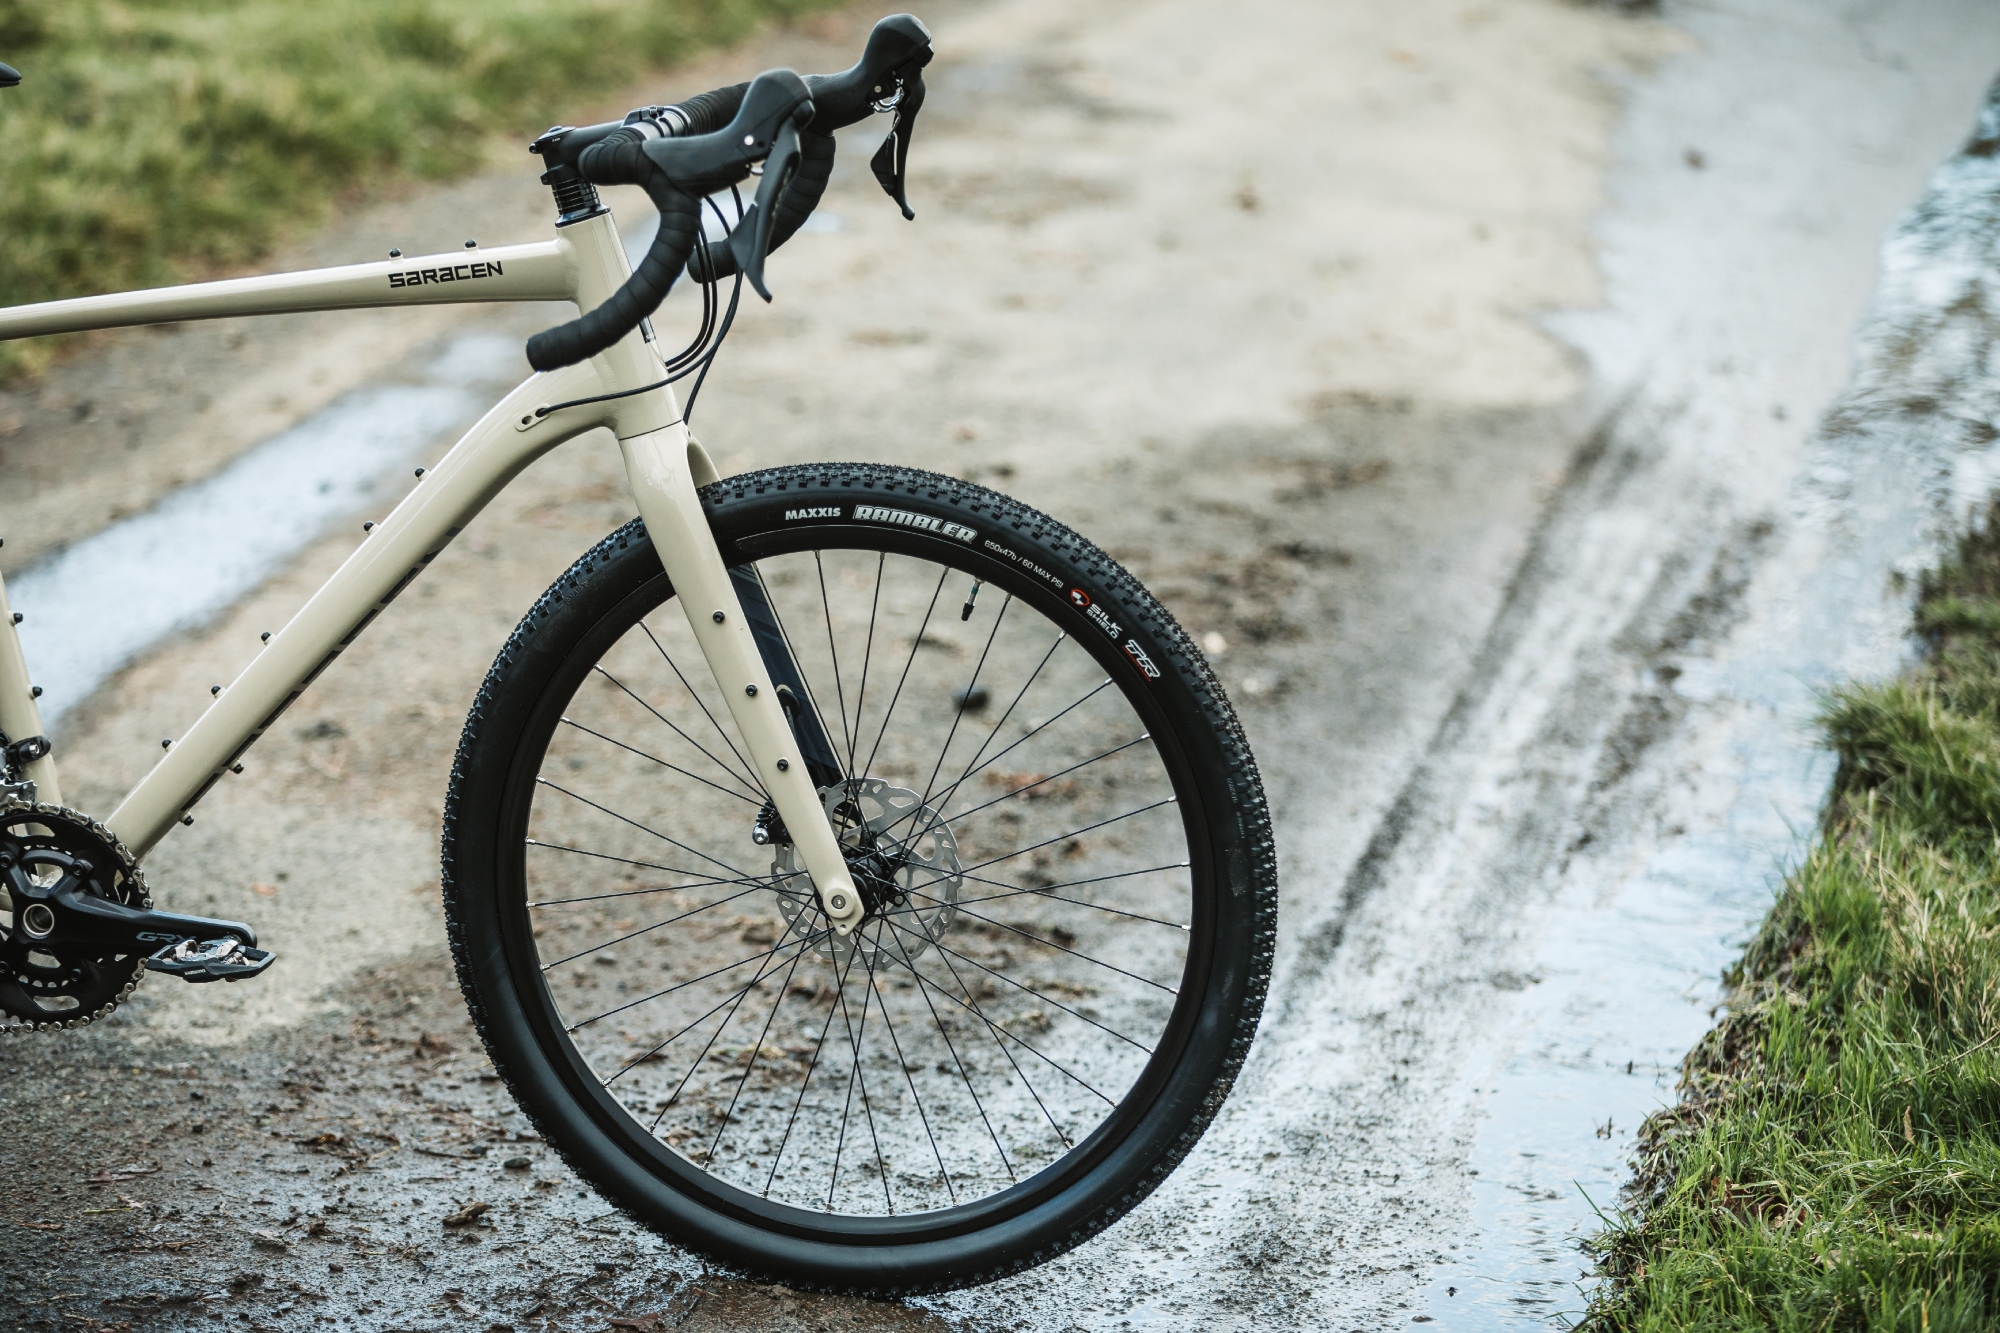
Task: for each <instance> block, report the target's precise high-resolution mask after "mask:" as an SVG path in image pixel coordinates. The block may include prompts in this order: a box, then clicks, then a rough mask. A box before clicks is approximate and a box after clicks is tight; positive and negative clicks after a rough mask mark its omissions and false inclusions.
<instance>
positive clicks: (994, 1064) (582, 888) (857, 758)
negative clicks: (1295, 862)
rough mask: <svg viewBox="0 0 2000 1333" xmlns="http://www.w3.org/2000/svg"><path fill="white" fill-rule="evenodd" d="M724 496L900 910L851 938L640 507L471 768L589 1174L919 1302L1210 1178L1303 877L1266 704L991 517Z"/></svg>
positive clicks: (837, 488)
mask: <svg viewBox="0 0 2000 1333" xmlns="http://www.w3.org/2000/svg"><path fill="white" fill-rule="evenodd" d="M702 501H703V504H704V506H705V508H706V510H707V513H708V515H709V520H710V523H711V526H712V528H713V530H714V532H715V535H716V539H717V542H718V543H719V545H720V547H721V550H722V554H723V558H724V561H725V563H727V564H728V565H729V566H730V567H731V569H732V572H733V573H734V574H735V577H736V579H737V582H738V585H739V587H742V588H746V589H747V590H748V591H749V594H750V599H751V600H754V599H755V598H756V596H757V594H758V593H761V597H762V600H764V601H766V602H768V604H769V607H770V622H769V628H768V629H767V632H766V635H765V640H764V642H763V644H762V645H761V646H763V647H764V651H765V654H766V657H767V660H768V659H770V658H771V657H772V655H773V653H774V652H776V653H779V654H781V655H783V656H784V657H787V658H789V665H790V668H791V669H792V670H793V671H795V675H792V676H790V677H789V678H790V679H792V680H795V681H796V683H797V685H798V686H799V687H800V688H799V689H798V690H797V691H796V692H793V691H791V690H789V689H786V690H781V697H784V698H787V699H788V702H789V704H790V705H791V713H792V716H793V721H794V727H795V729H797V730H799V731H800V732H801V746H802V752H806V751H816V752H817V753H819V754H820V755H821V759H820V760H819V761H818V762H817V763H815V764H814V768H815V778H816V781H818V782H820V785H821V792H822V796H823V798H824V802H825V809H826V811H827V813H828V816H829V818H830V819H831V821H832V823H833V825H834V829H835V832H836V833H837V834H838V835H839V837H840V839H841V842H842V845H843V847H844V848H845V850H846V851H847V854H848V860H849V865H850V868H851V869H852V870H853V871H854V874H855V879H856V883H857V886H858V887H860V888H861V890H862V893H863V897H864V900H865V901H866V902H867V903H868V908H869V911H868V916H867V919H866V921H865V922H864V924H863V925H862V926H861V927H860V928H859V929H858V930H857V931H856V933H855V934H854V935H853V936H852V937H850V938H848V939H845V940H843V939H840V938H839V937H836V936H833V935H831V934H830V933H829V932H828V931H827V930H826V929H825V923H824V918H823V916H822V915H821V913H820V910H819V907H818V904H817V901H816V899H815V897H814V895H813V891H812V888H811V884H810V881H809V880H808V878H807V877H806V876H805V874H804V873H803V870H802V868H801V867H800V866H799V864H798V863H797V861H796V860H795V858H794V857H793V855H792V850H791V847H790V845H789V841H788V839H787V837H786V835H785V832H784V829H783V826H782V823H781V822H780V821H778V820H777V819H776V818H775V811H774V810H773V808H772V807H771V806H770V805H769V804H768V802H767V800H766V796H765V793H764V791H763V789H762V787H761V786H760V785H759V783H758V781H757V778H756V774H755V771H754V769H753V767H752V766H751V765H750V764H749V763H748V762H746V758H745V755H744V752H743V749H742V747H741V745H740V743H739V741H738V739H737V738H736V736H735V735H734V733H733V729H732V728H731V727H730V725H729V713H728V711H727V709H726V707H725V706H724V704H723V702H722V699H721V696H720V694H719V692H718V691H717V689H716V687H715V685H714V682H713V680H712V679H710V676H709V672H708V668H707V666H706V664H705V662H704V661H703V660H702V657H701V655H700V653H699V651H698V650H697V649H696V647H695V643H694V638H693V635H692V634H691V632H690V630H689V627H688V624H687V621H686V618H685V617H684V615H683V614H682V611H681V609H680V607H679V606H678V605H677V604H675V599H674V593H673V589H672V588H671V587H670V586H669V585H668V582H667V578H666V575H665V574H664V573H663V572H662V570H661V567H660V562H659V559H658V557H657V556H656V555H655V553H654V551H653V549H652V546H651V544H650V543H649V542H648V540H647V538H646V535H645V531H644V528H643V527H642V526H641V525H640V524H639V523H638V522H636V521H635V522H633V523H631V524H628V525H627V526H626V527H624V528H622V529H620V530H619V531H618V532H616V533H614V534H612V535H611V536H610V537H608V538H606V539H605V540H604V541H603V542H602V543H600V544H599V545H598V546H597V547H596V549H594V550H592V551H591V552H590V553H589V554H587V555H585V556H584V557H583V558H582V559H580V560H578V561H577V562H576V564H575V565H574V566H572V567H571V568H570V570H569V571H568V572H567V573H565V574H564V575H563V577H562V578H561V579H559V580H558V581H557V582H556V584H555V585H554V586H553V587H551V588H550V589H549V591H548V592H547V593H546V594H544V596H543V597H542V598H541V600H540V601H539V602H538V603H537V604H536V606H535V607H534V609H533V610H532V611H530V612H529V613H528V615H527V616H526V617H525V618H524V619H523V620H522V621H521V623H520V625H519V627H518V628H517V629H516V630H515V631H514V634H513V636H512V637H511V638H510V639H509V641H508V643H507V646H506V648H505V649H504V650H503V651H502V652H501V654H500V656H499V658H498V659H497V660H496V661H495V662H494V665H493V668H492V671H491V672H490V673H489V674H488V676H487V678H486V682H485V685H484V686H483V688H482V689H481V690H480V693H479V697H478V700H477V702H476V703H475V704H474V706H473V709H472V713H471V716H470V717H469V718H468V719H467V722H466V727H465V733H464V736H463V738H462V740H461V741H460V744H459V749H458V756H457V761H456V764H455V766H454V768H453V774H452V786H451V793H450V797H449V800H448V802H447V806H446V813H445V837H444V894H445V909H446V914H447V919H448V924H449V928H450V934H451V941H452V949H453V954H454V957H455V959H456V962H457V966H458V974H459V980H460V983H461V985H462V986H463V988H464V990H465V994H466V998H467V1001H468V1002H469V1003H470V1005H471V1008H472V1013H473V1017H474V1019H475V1021H476V1022H477V1023H478V1025H479V1030H480V1032H481V1034H482V1036H483V1037H484V1039H485V1042H486V1046H487V1050H488V1052H489V1053H490V1055H491V1056H492V1059H493V1062H494V1064H495V1066H496V1068H498V1070H499V1071H500V1073H501V1075H502V1077H503V1078H505V1080H506V1081H507V1084H508V1086H509V1088H510V1089H511V1090H512V1091H513V1093H514V1095H515V1096H516V1097H517V1098H518V1099H519V1101H520V1103H521V1106H522V1107H523V1109H524V1110H525V1111H526V1112H527V1113H528V1115H529V1116H530V1117H531V1118H532V1119H533V1120H534V1122H535V1123H536V1125H537V1127H538V1128H539V1129H540V1130H541V1132H542V1134H543V1136H544V1137H545V1138H546V1139H547V1141H548V1142H549V1143H550V1144H551V1145H553V1146H554V1147H555V1148H556V1149H557V1151H559V1152H560V1153H561V1154H562V1156H563V1157H564V1159H565V1160H566V1161H567V1162H568V1163H569V1164H570V1165H571V1166H572V1167H573V1168H574V1169H575V1170H576V1171H577V1172H578V1173H579V1174H580V1175H582V1176H583V1177H584V1178H585V1179H586V1180H588V1181H590V1182H591V1183H592V1184H593V1185H595V1186H596V1187H597V1189H598V1190H599V1191H601V1192H602V1193H603V1194H604V1195H605V1196H606V1197H607V1198H608V1199H610V1200H611V1201H612V1202H614V1203H616V1204H617V1205H619V1206H620V1207H621V1208H623V1209H624V1210H625V1211H626V1212H628V1213H630V1214H631V1215H632V1216H634V1217H635V1218H637V1219H639V1220H641V1221H643V1222H645V1223H647V1224H649V1225H651V1226H653V1227H654V1228H656V1229H658V1230H659V1231H660V1232H662V1233H663V1234H665V1235H667V1236H669V1237H671V1238H672V1239H673V1240H675V1241H677V1242H679V1243H680V1244H683V1245H686V1246H688V1247H690V1248H692V1249H694V1250H697V1251H700V1252H702V1253H704V1254H706V1255H708V1256H710V1257H712V1258H714V1259H716V1260H718V1261H721V1262H723V1263H725V1264H727V1265H730V1266H732V1267H734V1268H737V1269H740V1270H743V1271H745V1272H748V1273H751V1274H755V1275H760V1276H765V1277H769V1278H774V1279H777V1280H781V1281H783V1282H785V1283H788V1284H790V1285H793V1286H797V1287H807V1288H817V1289H821V1290H839V1291H848V1292H857V1293H867V1294H873V1295H892V1294H913V1293H917V1292H923V1291H935V1290H940V1289H945V1288H950V1287H958V1286H966V1285H970V1284H972V1283H977V1282H985V1281H990V1280H992V1279H994V1278H998V1277H1001V1276H1004V1275H1006V1274H1008V1273H1011V1272H1015V1271H1017V1270H1019V1269H1022V1268H1025V1267H1028V1266H1030V1265H1033V1264H1036V1263H1040V1262H1043V1261H1045V1260H1047V1259H1049V1258H1052V1257H1054V1256H1055V1255H1057V1254H1060V1253H1062V1252H1063V1251H1065V1250H1068V1249H1070V1248H1072V1247H1073V1246H1075V1245H1078V1244H1080V1243H1081V1242H1082V1241H1084V1240H1086V1239H1087V1238H1089V1237H1090V1236H1091V1235H1093V1234H1094V1233H1096V1232H1097V1231H1099V1230H1101V1229H1102V1228H1104V1227H1105V1226H1107V1225H1109V1224H1110V1223H1111V1222H1113V1221H1115V1220H1116V1219H1117V1218H1119V1217H1120V1216H1122V1215H1123V1214H1124V1213H1125V1212H1127V1211H1128V1210H1129V1209H1131V1208H1132V1207H1133V1206H1135V1205H1136V1204H1137V1203H1138V1202H1139V1201H1140V1200H1141V1199H1143V1198H1144V1197H1145V1196H1146V1195H1147V1194H1148V1193H1150V1192H1151V1191H1152V1189H1153V1188H1154V1187H1155V1186H1157V1185H1158V1184H1159V1183H1160V1181H1161V1180H1163V1179H1164V1178H1165V1177H1166V1175H1167V1174H1168V1172H1170V1171H1172V1170H1173V1168H1174V1167H1175V1166H1176V1165H1177V1164H1178V1163H1179V1162H1180V1161H1181V1159H1182V1158H1183V1157H1185V1156H1186V1155H1187V1153H1188V1151H1189V1150H1190V1149H1191V1148H1192V1147H1193V1146H1194V1144H1195V1142H1196V1140H1197V1139H1199V1138H1200V1136H1201V1134H1202V1132H1203V1131H1204V1130H1205V1129H1206V1128H1207V1126H1208V1123H1209V1121H1210V1120H1211V1119H1212V1118H1213V1117H1214V1115H1215V1113H1216V1111H1217V1109H1218V1108H1219V1107H1220V1106H1221V1103H1222V1100H1223V1098H1224V1097H1225V1096H1226V1095H1227V1093H1228V1090H1229V1087H1230V1084H1231V1082H1232V1080H1233V1079H1234V1078H1235V1075H1236V1072H1237V1070H1238V1068H1239V1067H1240V1066H1241V1064H1242V1061H1243V1057H1244V1054H1245V1052H1246V1051H1247V1049H1248V1047H1249V1044H1250V1040H1251V1037H1252V1035H1253V1034H1254V1032H1255V1030H1256V1026H1257V1020H1258V1015H1259V1012H1260V1010H1261V1007H1262V1004H1263V999H1264V990H1265V985H1266V981H1267V979H1268V976H1269V970H1270V962H1271V949H1272V940H1273V933H1274V929H1275V926H1276V913H1277V898H1276V875H1275V862H1274V856H1273V851H1272V843H1271V833H1270V824H1269V818H1268V815H1267V813H1266V810H1265V806H1264V797H1263V791H1262V787H1261V785H1260V783H1259V781H1258V777H1257V771H1256V767H1255V764H1254V762H1253V761H1252V759H1251V756H1250V752H1249V749H1248V747H1247V746H1246V744H1245V742H1244V740H1243V735H1242V731H1241V729H1240V727H1239V726H1238V724H1237V721H1236V718H1235V716H1234V714H1233V713H1232V711H1231V710H1230V707H1229V704H1228V702H1227V700H1225V699H1224V697H1223V695H1222V692H1221V690H1220V688H1219V687H1218V685H1217V684H1216V682H1215V679H1214V677H1213V675H1212V674H1211V673H1210V672H1209V670H1208V669H1207V666H1206V664H1205V663H1204V662H1203V660H1202V658H1201V656H1200V655H1199V654H1198V653H1197V652H1196V651H1195V649H1194V648H1193V646H1192V645H1191V644H1190V643H1189V642H1188V639H1187V636H1186V635H1185V634H1184V633H1183V632H1182V631H1181V629H1180V627H1179V626H1178V625H1176V624H1175V623H1174V621H1173V619H1172V618H1171V617H1170V616H1169V615H1168V614H1167V613H1166V611H1165V610H1163V609H1162V608H1161V607H1160V605H1159V604H1158V603H1157V602H1156V601H1154V599H1153V598H1152V597H1151V596H1150V595H1149V594H1147V592H1146V591H1145V590H1144V589H1143V588H1141V587H1140V586H1139V585H1138V583H1137V582H1135V581H1134V580H1133V579H1132V578H1131V576H1130V575H1128V574H1126V573H1125V571H1124V570H1122V569H1121V568H1119V566H1118V565H1117V564H1116V563H1115V562H1113V561H1112V560H1111V559H1109V558H1108V557H1107V556H1105V555H1104V554H1103V553H1102V552H1100V551H1098V550H1097V549H1096V548H1095V547H1093V546H1091V545H1090V544H1089V543H1088V542H1086V541H1084V540H1082V539H1081V538H1079V537H1077V536H1076V535H1075V534H1074V533H1072V532H1070V531H1069V530H1068V529H1066V528H1065V527H1063V526H1062V525H1061V524H1059V523H1056V522H1055V521H1053V520H1052V519H1049V518H1047V517H1045V516H1043V515H1041V514H1038V513H1036V512H1034V511H1033V510H1031V509H1028V508H1026V507H1024V506H1022V505H1019V504H1016V503H1014V502H1013V501H1011V500H1008V499H1006V498H1005V497H1003V496H1000V495H996V494H994V493H993V492H991V491H987V490H984V489H981V488H979V487H976V486H971V485H967V484H965V483H962V482H958V481H954V480H951V479H949V478H945V477H940V476H935V475H932V474H929V473H923V472H916V471H912V470H908V469H902V468H884V467H861V466H817V467H796V468H783V469H777V470H773V471H766V472H757V473H751V474H748V475H745V476H741V477H734V478H730V479H729V480H726V481H722V482H717V483H715V484H713V485H710V486H708V487H706V488H705V489H704V490H703V491H702ZM703 613H704V614H705V613H706V611H705V609H704V611H703ZM774 645H775V647H774ZM778 666H779V667H782V666H783V664H782V663H780V664H778ZM772 675H773V677H774V679H778V680H780V681H783V680H785V679H787V678H788V677H787V675H786V672H785V671H784V670H782V669H774V670H773V672H772ZM798 695H802V696H803V698H799V697H797V696H798ZM809 735H810V736H812V737H817V740H816V741H815V742H813V743H809Z"/></svg>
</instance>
